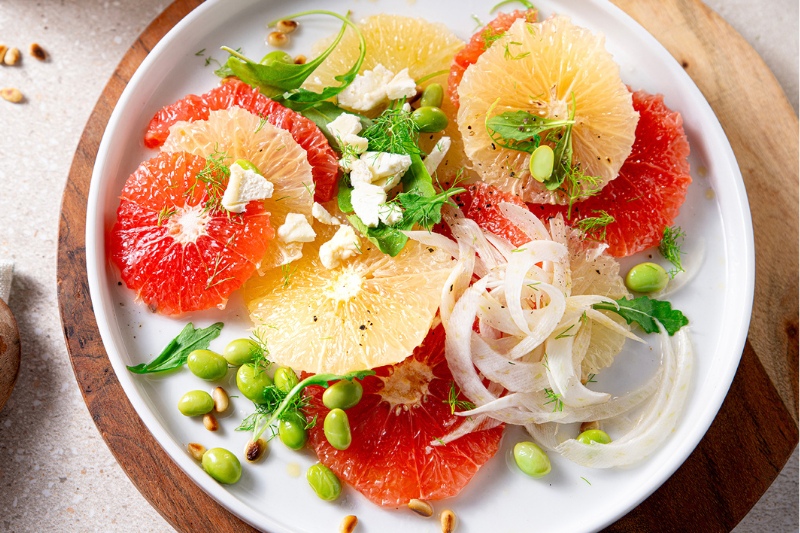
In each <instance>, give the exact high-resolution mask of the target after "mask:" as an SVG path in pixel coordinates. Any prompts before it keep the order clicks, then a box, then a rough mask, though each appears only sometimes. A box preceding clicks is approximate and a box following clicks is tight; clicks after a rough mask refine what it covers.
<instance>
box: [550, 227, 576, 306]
mask: <svg viewBox="0 0 800 533" xmlns="http://www.w3.org/2000/svg"><path fill="white" fill-rule="evenodd" d="M550 235H552V237H553V240H554V241H555V242H557V243H559V244H561V245H563V246H564V248H565V249H567V250H569V241H568V240H567V226H566V225H565V224H564V219H563V218H562V217H561V214H560V213H559V214H558V215H557V216H556V217H554V218H551V219H550ZM553 285H555V286H556V287H558V288H559V289H561V292H563V293H564V296H570V295H571V294H572V274H571V269H570V254H569V253H567V254H565V255H564V256H563V257H562V258H560V259H559V260H558V261H556V262H554V263H553Z"/></svg>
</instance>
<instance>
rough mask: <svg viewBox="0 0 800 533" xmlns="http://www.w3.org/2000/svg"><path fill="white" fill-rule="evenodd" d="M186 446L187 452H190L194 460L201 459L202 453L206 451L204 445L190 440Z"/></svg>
mask: <svg viewBox="0 0 800 533" xmlns="http://www.w3.org/2000/svg"><path fill="white" fill-rule="evenodd" d="M188 448H189V453H190V454H191V456H192V457H194V458H195V460H197V461H202V460H203V454H205V453H206V447H205V446H203V445H202V444H197V443H196V442H190V443H189V446H188Z"/></svg>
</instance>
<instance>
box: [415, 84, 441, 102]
mask: <svg viewBox="0 0 800 533" xmlns="http://www.w3.org/2000/svg"><path fill="white" fill-rule="evenodd" d="M442 100H444V89H442V86H441V85H439V84H438V83H431V84H430V85H428V86H427V87H425V90H424V91H422V98H421V99H420V101H419V103H420V107H442Z"/></svg>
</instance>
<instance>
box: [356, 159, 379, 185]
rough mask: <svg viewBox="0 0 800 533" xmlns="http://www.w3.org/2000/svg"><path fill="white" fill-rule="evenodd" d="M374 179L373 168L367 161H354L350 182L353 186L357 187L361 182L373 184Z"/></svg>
mask: <svg viewBox="0 0 800 533" xmlns="http://www.w3.org/2000/svg"><path fill="white" fill-rule="evenodd" d="M373 179H374V176H373V175H372V170H371V169H370V168H369V165H368V164H367V162H366V161H364V160H362V159H357V160H356V161H354V162H353V164H352V165H351V170H350V184H351V185H352V186H353V187H357V186H358V185H359V184H360V183H363V184H365V185H371V184H372V180H373Z"/></svg>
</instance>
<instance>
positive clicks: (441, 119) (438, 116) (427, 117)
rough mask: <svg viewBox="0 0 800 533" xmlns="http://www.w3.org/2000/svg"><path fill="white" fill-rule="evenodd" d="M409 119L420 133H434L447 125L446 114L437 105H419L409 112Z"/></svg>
mask: <svg viewBox="0 0 800 533" xmlns="http://www.w3.org/2000/svg"><path fill="white" fill-rule="evenodd" d="M411 120H413V121H414V122H415V123H416V124H417V126H418V127H419V131H421V132H422V133H436V132H437V131H442V130H443V129H445V128H446V127H447V115H445V114H444V112H443V111H442V110H441V109H439V108H438V107H431V106H427V107H420V108H419V109H417V110H416V111H414V112H413V113H411Z"/></svg>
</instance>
